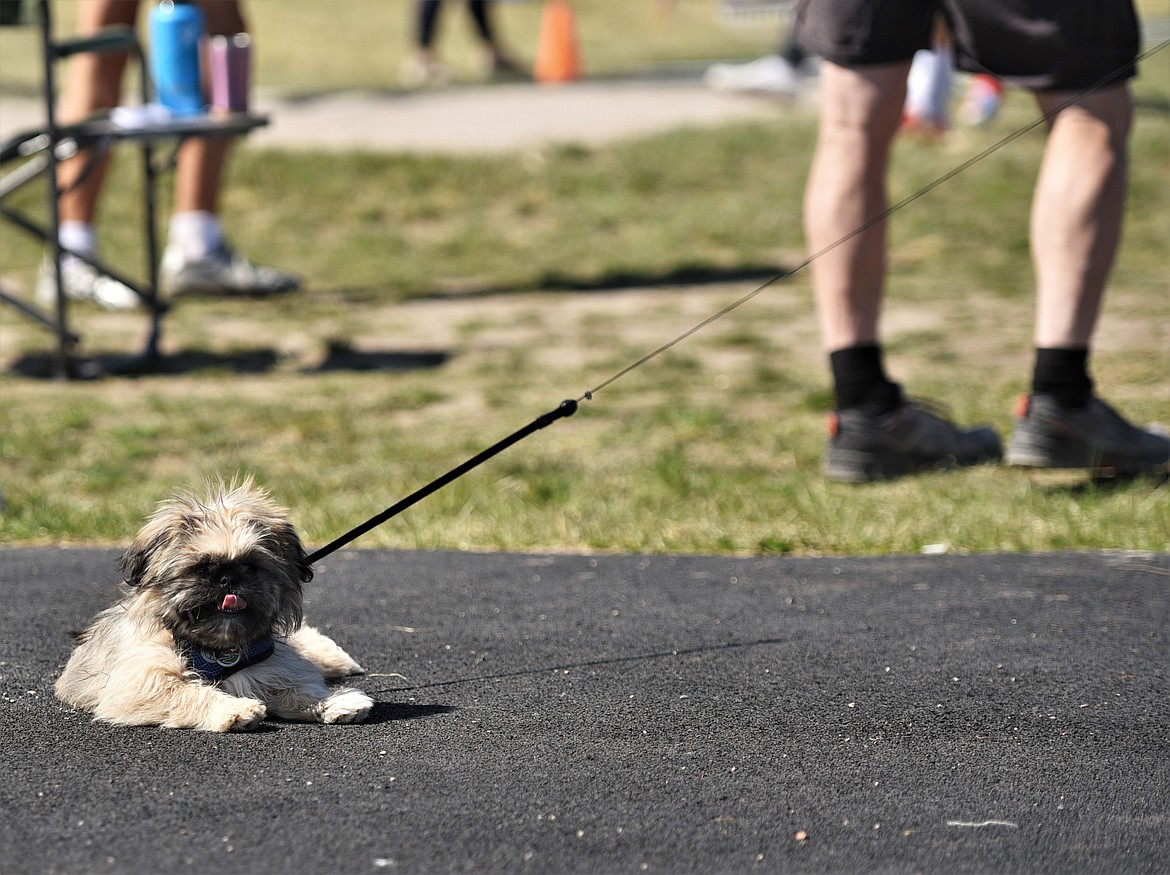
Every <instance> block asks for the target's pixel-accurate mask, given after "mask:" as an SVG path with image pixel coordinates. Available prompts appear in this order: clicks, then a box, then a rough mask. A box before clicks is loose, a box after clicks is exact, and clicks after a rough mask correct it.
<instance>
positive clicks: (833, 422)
mask: <svg viewBox="0 0 1170 875" xmlns="http://www.w3.org/2000/svg"><path fill="white" fill-rule="evenodd" d="M827 424H828V427H829V437H831V438H835V437H836V436H837V432H838V431H840V429H841V423H840V421H839V420H838V419H837V414H836V413H830V414H829V418H828V421H827Z"/></svg>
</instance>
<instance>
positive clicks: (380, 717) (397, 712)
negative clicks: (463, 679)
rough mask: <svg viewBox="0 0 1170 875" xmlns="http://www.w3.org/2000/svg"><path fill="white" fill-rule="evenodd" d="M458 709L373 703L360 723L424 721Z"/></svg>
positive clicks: (399, 703) (452, 706)
mask: <svg viewBox="0 0 1170 875" xmlns="http://www.w3.org/2000/svg"><path fill="white" fill-rule="evenodd" d="M458 710H459V709H458V708H456V707H455V706H454V705H413V704H408V703H403V702H375V703H374V707H373V708H372V709H371V710H370V713H369V716H367V717H366V719H365V720H363V721H362V723H365V724H370V723H397V722H399V721H401V720H424V719H426V718H428V717H438V716H439V715H441V714H451V713H453V712H455V711H458Z"/></svg>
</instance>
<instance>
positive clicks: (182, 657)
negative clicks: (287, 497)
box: [54, 478, 374, 732]
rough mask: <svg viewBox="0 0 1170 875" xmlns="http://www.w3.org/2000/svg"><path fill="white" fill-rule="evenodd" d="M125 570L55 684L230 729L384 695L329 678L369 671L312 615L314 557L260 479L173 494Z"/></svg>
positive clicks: (355, 705)
mask: <svg viewBox="0 0 1170 875" xmlns="http://www.w3.org/2000/svg"><path fill="white" fill-rule="evenodd" d="M122 573H123V576H124V582H123V588H124V590H125V595H124V596H123V598H122V599H121V600H120V601H118V602H117V603H115V604H114V605H113V606H112V607H110V608H107V609H106V610H105V611H102V612H101V613H100V614H98V615H97V617H96V618H94V621H93V623H92V624H90V626H89V628H88V629H86V630H85V631H84V632H83V633H81V635H80V636H78V641H77V647H76V649H75V650H74V651H73V654H72V655H71V656H70V658H69V662H68V663H67V664H66V666H65V671H64V672H62V674H61V677H60V678H59V679H58V680H57V683H56V686H55V688H54V689H55V690H56V692H57V696H58V697H59V698H60V699H61V700H62V701H64V702H66V703H67V704H69V705H72V706H73V707H75V708H82V709H84V710H87V711H91V712H92V713H93V715H94V718H95V719H97V720H103V721H106V722H109V723H118V724H124V725H157V726H165V727H173V728H185V729H203V730H209V731H212V732H229V731H242V730H248V729H255V728H256V726H257V725H258V724H259V723H260V721H261V720H263V719H264V718H265V716H268V715H271V716H273V717H278V718H281V719H285V720H299V721H307V722H319V723H355V722H360V721H362V720H364V719H365V718H366V716H367V715H368V714H369V712H370V709H371V708H372V707H373V704H374V703H373V701H372V700H371V699H370V697H369V696H367V695H366V694H365V693H363V692H362V691H360V690H356V689H349V688H342V689H332V688H330V687H329V686H328V685H327V684H326V682H325V681H326V679H332V678H340V677H344V676H347V675H355V674H362V673H363V672H364V670H363V669H362V667H361V666H360V665H358V664H357V663H356V662H354V660H353V659H351V658H350V656H349V655H348V654H347V653H346V652H345V651H344V650H342V649H341V648H340V647H339V646H337V644H336V643H334V642H333V641H332V640H330V639H329V638H327V637H326V636H325V635H322V634H321V633H320V632H318V631H317V630H316V629H313V628H312V627H310V626H306V625H303V615H302V586H303V585H304V584H305V583H307V582H308V581H309V580H311V579H312V577H313V570H312V568H311V567H310V566H309V564H308V561H307V558H306V554H305V549H304V547H303V546H302V544H301V540H300V538H299V537H298V536H297V533H296V530H295V529H294V528H293V526H292V524H291V523H290V522H289V521H288V516H287V512H286V511H285V510H284V509H283V508H281V507H279V506H277V505H276V504H275V503H274V502H273V501H272V499H271V498H270V497H269V496H268V494H267V493H266V492H264V491H263V490H261V489H259V488H257V487H255V486H254V485H253V484H252V481H251V479H250V478H249V479H246V480H244V481H243V482H242V483H233V484H225V483H223V482H219V483H217V484H215V485H214V486H213V487H212V489H211V491H210V495H209V496H208V497H207V498H205V499H200V498H198V497H196V496H195V495H194V494H191V493H182V494H179V495H176V496H175V497H173V498H171V499H169V500H168V501H165V502H163V503H162V504H161V505H160V506H159V510H158V512H157V513H155V514H154V516H152V517H151V518H150V520H149V521H148V522H147V524H146V526H145V527H144V528H143V529H142V531H141V532H139V533H138V537H137V538H136V539H135V541H134V543H133V544H132V545H131V546H130V548H129V549H128V550H127V551H126V553H125V554H124V555H123V557H122Z"/></svg>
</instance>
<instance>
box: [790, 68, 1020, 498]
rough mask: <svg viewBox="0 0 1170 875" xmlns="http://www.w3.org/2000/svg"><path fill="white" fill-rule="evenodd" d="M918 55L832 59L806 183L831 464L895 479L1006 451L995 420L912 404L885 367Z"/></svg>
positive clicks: (857, 477) (824, 73)
mask: <svg viewBox="0 0 1170 875" xmlns="http://www.w3.org/2000/svg"><path fill="white" fill-rule="evenodd" d="M909 65H910V62H909V61H897V62H892V63H886V64H873V65H866V66H859V67H852V68H850V67H843V66H839V65H837V64H834V63H832V62H828V61H826V62H824V63H822V66H821V116H820V129H819V133H818V139H817V146H816V152H815V155H814V158H813V164H812V169H811V171H810V173H809V179H808V186H807V188H806V191H805V201H804V204H805V206H804V212H805V227H806V232H807V235H808V242H809V249H810V251H811V253H812V255H813V258H814V260H813V262H812V264H811V265H810V270H811V273H812V284H813V293H814V296H815V299H816V305H817V314H818V317H819V320H820V327H821V333H822V338H823V341H824V344H825V347H826V349H827V350H828V352H829V364H830V369H831V372H832V376H833V388H834V394H835V399H836V405H835V406H836V412H835V413H834V414H833V416H832V417H831V419H830V439H829V446H828V452H827V453H826V456H825V473H826V475H827V476H828V477H830V478H831V479H835V480H847V481H865V480H873V479H877V478H881V477H891V476H897V475H900V474H905V473H909V472H911V471H915V470H919V469H922V468H929V467H933V466H936V465H939V464H948V465H972V464H976V463H978V462H982V461H987V460H991V459H995V458H997V457H998V456H999V454H1000V444H999V438H998V437H997V436H996V435H995V433H994V432H992V431H991V430H989V429H985V428H980V429H975V430H972V431H964V430H961V429H958V428H956V427H955V426H953V425H952V424H951V423H949V422H947V421H945V420H943V419H941V418H939V417H937V416H934V415H932V414H931V413H930V412H928V411H927V410H925V409H923V408H921V407H919V406H918V405H915V404H912V403H908V402H907V401H906V400H905V399H904V398H903V396H902V392H901V389H900V387H899V386H898V385H897V384H896V383H894V382H893V381H891V380H890V379H889V378H888V377H887V376H886V373H885V367H884V363H883V358H882V348H881V345H880V341H879V324H878V323H879V320H880V315H881V307H882V301H883V294H884V285H885V272H886V221H885V219H878V217H879V216H881V215H882V214H883V213H884V212H885V210H886V209H887V206H888V200H887V193H886V172H887V169H888V165H889V156H890V147H891V144H892V142H893V139H894V136H895V134H896V133H897V131H898V128H899V126H900V124H901V121H902V107H903V102H904V100H905V96H906V73H907V71H908V69H909Z"/></svg>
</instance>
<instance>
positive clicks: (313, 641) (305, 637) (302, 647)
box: [288, 626, 366, 678]
mask: <svg viewBox="0 0 1170 875" xmlns="http://www.w3.org/2000/svg"><path fill="white" fill-rule="evenodd" d="M288 643H289V644H290V645H292V647H293V649H294V650H296V651H297V653H299V654H300V655H301V656H303V657H304V658H305V659H307V660H309V662H311V663H313V665H315V666H317V669H318V670H319V671H320V672H321V674H322V675H324V676H325V677H326V678H343V677H348V676H350V675H355V674H365V673H366V670H365V669H364V668H362V667H361V666H360V665H358V663H357V660H355V659H354V658H353V657H352V656H350V655H349V654H348V653H346V652H345V651H344V650H342V649H341V646H340V645H339V644H338V643H337V642H336V641H334V640H333V639H332V638H330V637H329V636H328V635H323V634H321V633H320V632H318V631H317V630H316V629H314V628H313V627H312V626H301V628H299V629H297V631H296V632H294V633H293V634H292V635H291V636H289V639H288Z"/></svg>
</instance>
